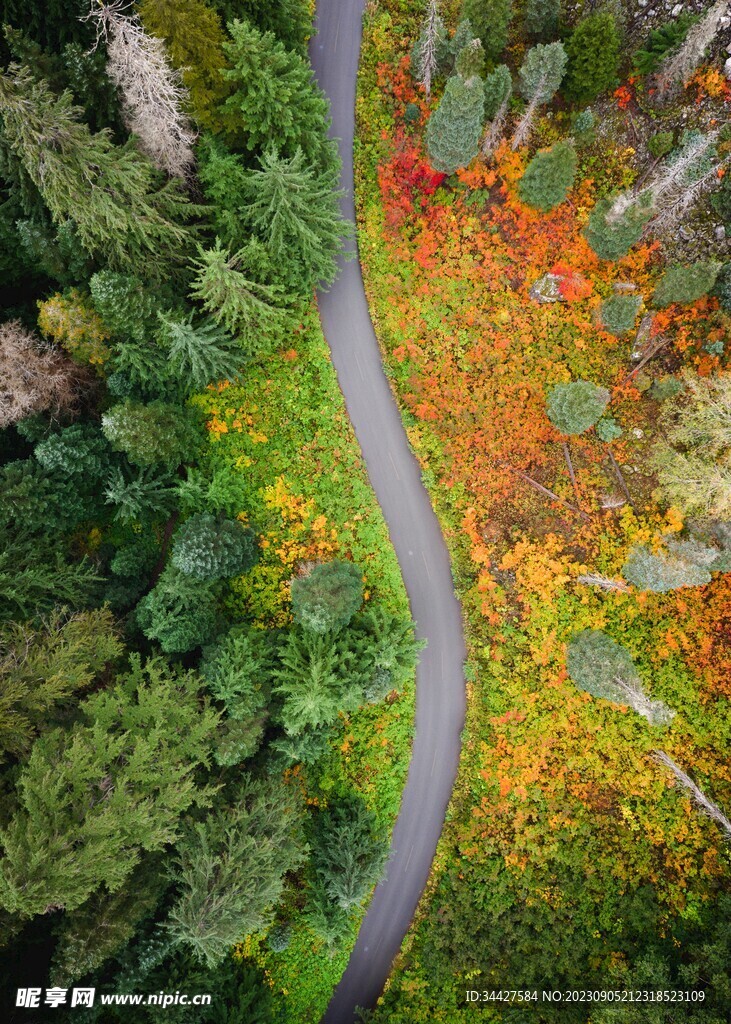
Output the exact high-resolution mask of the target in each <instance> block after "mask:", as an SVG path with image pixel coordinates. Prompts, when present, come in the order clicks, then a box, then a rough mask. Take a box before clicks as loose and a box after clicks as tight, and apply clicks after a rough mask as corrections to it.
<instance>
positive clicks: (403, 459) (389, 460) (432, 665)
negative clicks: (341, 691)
mask: <svg viewBox="0 0 731 1024" xmlns="http://www.w3.org/2000/svg"><path fill="white" fill-rule="evenodd" d="M364 2H365V0H318V3H317V20H316V26H315V27H316V34H315V36H314V38H313V40H312V42H311V44H310V55H311V58H312V63H313V66H314V68H315V74H316V76H317V79H318V81H319V83H320V86H321V87H322V88H323V89H324V91H325V92H326V93H327V95H328V97H329V99H330V104H331V108H332V118H333V128H332V135H333V136H334V137H335V138H337V139H339V140H340V149H341V156H342V159H343V182H342V183H343V187H344V188H345V189H346V192H347V196H346V198H345V199H344V201H343V212H344V214H345V216H346V217H348V218H349V219H350V220H354V219H355V210H354V206H353V199H352V195H353V131H354V118H355V109H354V108H355V83H356V74H357V69H358V57H359V51H360V37H361V18H362V11H363V6H364ZM320 315H321V319H322V325H323V328H324V332H325V337H326V338H327V341H328V344H329V346H330V350H331V352H332V358H333V362H334V364H335V369H336V370H337V374H338V380H339V381H340V387H341V388H342V391H343V394H344V396H345V403H346V406H347V409H348V413H349V415H350V419H351V421H352V423H353V426H354V428H355V432H356V435H357V437H358V441H359V442H360V446H361V449H362V451H363V456H364V458H365V462H366V466H367V469H368V475H369V477H370V480H371V483H372V485H373V488H374V490H375V492H376V496H377V498H378V501H379V503H380V505H381V508H382V509H383V513H384V515H385V517H386V522H387V523H388V527H389V530H390V533H391V540H392V541H393V545H394V547H395V549H396V554H397V556H398V560H399V563H400V565H401V572H402V574H403V578H404V582H405V584H406V589H407V591H408V594H409V600H410V602H411V610H412V614H413V616H414V619H415V620H416V623H417V626H418V632H419V635H420V636H423V637H426V639H427V641H428V647H427V649H426V650H425V651H424V652H423V653H422V657H421V663H420V665H419V669H418V672H417V700H416V736H415V741H414V747H413V753H412V758H411V764H410V767H409V775H408V780H407V783H406V788H405V789H404V793H403V798H402V803H401V810H400V813H399V816H398V820H397V822H396V826H395V829H394V833H393V842H392V848H391V857H390V860H389V865H388V869H387V874H386V877H385V878H384V880H383V881H382V882H381V883H380V884H379V885H378V887H377V888H376V890H375V893H374V895H373V899H372V901H371V904H370V906H369V909H368V913H367V914H366V916H365V918H364V920H363V923H362V925H361V928H360V933H359V935H358V941H357V943H356V945H355V948H354V950H353V953H352V955H351V958H350V962H349V964H348V967H347V970H346V971H345V974H344V975H343V978H342V980H341V982H340V984H339V986H338V988H337V989H336V990H335V994H334V995H333V998H332V1001H331V1002H330V1006H329V1007H328V1010H327V1012H326V1014H325V1016H324V1018H323V1024H351V1022H352V1021H353V1019H354V1010H355V1007H356V1006H363V1007H369V1008H370V1007H372V1006H374V1005H375V1002H376V1000H377V999H378V997H379V995H380V994H381V992H382V990H383V986H384V984H385V982H386V979H387V978H388V975H389V973H390V968H391V964H392V962H393V958H394V957H395V956H396V954H397V952H398V950H399V947H400V946H401V942H402V939H403V937H404V935H405V934H406V931H407V929H408V927H409V924H410V922H411V919H412V917H413V914H414V910H415V909H416V905H417V903H418V901H419V897H420V895H421V892H422V890H423V888H424V885H425V883H426V880H427V877H428V875H429V869H430V866H431V862H432V859H433V857H434V851H435V849H436V845H437V840H438V839H439V834H440V832H441V829H442V825H443V823H444V814H445V811H446V808H447V804H448V802H449V798H450V794H451V792H452V786H453V784H454V779H455V775H456V772H457V764H458V760H459V752H460V733H461V730H462V726H463V724H464V711H465V685H464V674H463V661H464V654H465V650H464V640H463V635H462V621H461V615H460V608H459V605H458V603H457V600H456V598H455V596H454V588H453V583H452V576H451V571H450V564H449V556H448V554H447V549H446V546H445V544H444V539H443V537H442V533H441V530H440V527H439V523H438V521H437V518H436V516H435V515H434V512H433V510H432V507H431V504H430V502H429V497H428V495H427V492H426V490H425V489H424V486H423V484H422V482H421V475H420V471H419V466H418V463H417V462H416V459H415V458H414V456H413V455H412V453H411V450H410V449H409V446H408V442H407V440H406V434H405V433H404V429H403V425H402V423H401V417H400V415H399V411H398V409H397V407H396V404H395V402H394V400H393V397H392V395H391V391H390V389H389V386H388V383H387V381H386V378H385V376H384V373H383V368H382V366H381V357H380V352H379V348H378V343H377V341H376V337H375V334H374V333H373V327H372V326H371V321H370V316H369V313H368V304H367V302H366V297H365V293H364V290H363V281H362V278H361V272H360V266H359V264H358V261H357V260H353V261H351V262H349V263H345V264H344V265H343V267H342V270H341V273H340V276H339V277H338V280H337V281H336V283H335V284H334V285H333V287H332V288H331V289H330V291H328V292H326V293H324V294H322V295H321V296H320Z"/></svg>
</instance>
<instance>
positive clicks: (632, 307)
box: [600, 295, 642, 338]
mask: <svg viewBox="0 0 731 1024" xmlns="http://www.w3.org/2000/svg"><path fill="white" fill-rule="evenodd" d="M641 305H642V296H641V295H611V296H610V297H609V298H608V299H605V300H604V302H602V305H601V312H600V317H601V323H602V327H603V328H604V329H605V330H606V331H609V333H610V334H613V335H614V336H615V337H617V338H621V337H622V335H623V334H626V333H627V332H628V331H631V330H632V328H633V327H634V325H635V321H636V319H637V314H638V313H639V311H640V307H641Z"/></svg>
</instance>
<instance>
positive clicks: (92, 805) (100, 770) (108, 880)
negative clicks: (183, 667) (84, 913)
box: [0, 658, 217, 917]
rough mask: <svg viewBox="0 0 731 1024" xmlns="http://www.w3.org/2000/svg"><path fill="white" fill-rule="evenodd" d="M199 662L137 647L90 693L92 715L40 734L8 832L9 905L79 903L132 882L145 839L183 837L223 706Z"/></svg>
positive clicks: (85, 709) (1, 893) (163, 841)
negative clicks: (187, 665) (210, 703)
mask: <svg viewBox="0 0 731 1024" xmlns="http://www.w3.org/2000/svg"><path fill="white" fill-rule="evenodd" d="M199 687H200V681H199V680H198V678H197V677H196V676H195V675H194V674H193V673H179V674H176V673H174V672H173V670H171V669H170V668H169V667H168V666H167V665H165V664H164V663H163V662H162V661H161V660H150V661H148V662H147V664H146V665H145V666H144V667H143V666H142V665H141V664H140V662H139V659H136V658H133V659H132V665H131V669H130V671H129V672H128V673H127V674H126V675H124V676H122V677H120V679H119V681H118V682H117V684H116V685H115V686H113V687H111V688H109V689H107V690H103V691H101V692H99V693H97V694H95V695H94V696H93V697H90V698H88V699H87V700H86V701H85V702H84V703H83V704H82V705H81V712H82V716H83V718H82V720H81V721H79V722H77V723H76V724H75V725H74V726H72V727H71V728H70V729H66V730H58V729H56V730H52V731H51V732H49V733H47V734H46V735H45V736H42V737H41V738H40V739H39V740H37V741H36V743H35V745H34V747H33V750H32V753H31V756H30V758H29V760H28V762H27V764H26V765H25V766H24V767H23V769H22V770H21V772H20V776H19V779H18V806H17V809H16V810H15V812H14V814H13V817H12V818H11V820H10V822H9V824H8V825H7V827H6V828H4V829H3V830H2V832H1V833H0V841H1V842H2V845H3V847H4V851H5V856H4V859H3V860H2V862H1V863H0V905H1V906H3V907H5V908H6V909H7V910H9V911H10V912H12V913H16V914H20V915H21V916H23V917H29V916H31V915H33V914H44V913H48V911H49V910H51V909H52V908H64V909H66V910H68V911H71V910H74V909H75V908H77V907H80V906H81V905H82V904H83V903H84V902H85V901H86V900H87V899H88V898H89V897H90V896H91V895H92V893H94V892H95V891H96V890H98V888H99V887H100V886H102V885H104V886H106V888H107V889H108V891H110V892H114V891H116V890H118V889H119V888H120V887H121V886H122V885H124V884H125V882H126V881H127V879H128V878H129V876H130V874H131V873H132V871H133V870H134V868H135V866H136V865H137V863H138V862H139V859H140V856H141V854H142V852H143V851H155V850H162V849H164V848H165V847H166V846H167V845H168V844H169V843H171V842H174V841H175V839H176V838H177V834H178V823H179V819H180V816H181V814H183V813H184V812H185V811H186V810H187V809H188V808H189V807H191V806H192V805H193V804H196V803H197V804H205V803H206V802H208V800H209V799H210V797H209V794H208V793H207V791H206V790H204V789H201V788H200V787H199V785H198V784H197V783H196V781H195V772H196V769H197V768H199V767H203V766H205V765H206V764H207V763H208V759H209V757H210V747H211V739H212V735H213V732H214V730H215V728H216V725H217V716H216V715H215V714H214V713H213V712H212V711H211V710H210V709H209V708H208V707H207V706H206V704H205V702H201V700H200V698H199Z"/></svg>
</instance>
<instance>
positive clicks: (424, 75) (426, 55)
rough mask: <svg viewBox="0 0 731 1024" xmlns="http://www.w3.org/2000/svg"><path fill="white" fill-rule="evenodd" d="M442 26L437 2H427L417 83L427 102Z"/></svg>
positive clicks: (429, 97)
mask: <svg viewBox="0 0 731 1024" xmlns="http://www.w3.org/2000/svg"><path fill="white" fill-rule="evenodd" d="M443 31H444V24H443V22H442V19H441V18H440V16H439V5H438V3H437V0H429V3H428V5H427V9H426V18H425V20H424V28H423V30H422V37H421V47H420V52H419V69H418V70H419V81H420V82H421V84H422V85H423V86H424V92H425V93H426V98H427V100H430V99H431V83H432V78H433V77H434V74H435V72H436V70H437V44H438V41H439V34H440V32H443Z"/></svg>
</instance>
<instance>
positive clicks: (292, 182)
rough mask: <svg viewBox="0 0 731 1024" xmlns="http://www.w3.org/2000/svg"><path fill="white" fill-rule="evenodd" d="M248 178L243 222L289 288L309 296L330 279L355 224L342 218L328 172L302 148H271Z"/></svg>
mask: <svg viewBox="0 0 731 1024" xmlns="http://www.w3.org/2000/svg"><path fill="white" fill-rule="evenodd" d="M259 164H260V167H259V169H257V170H253V171H250V172H249V175H248V176H247V179H246V183H245V206H244V208H243V211H242V214H243V218H244V222H245V223H246V224H248V225H249V227H250V228H251V229H252V230H253V231H254V232H256V234H257V235H258V237H259V238H260V239H261V240H262V241H263V242H264V244H265V246H266V248H267V251H268V253H269V256H270V258H271V262H272V265H273V266H276V267H277V268H278V271H279V274H280V276H281V279H282V281H283V283H284V285H285V287H286V288H287V290H288V291H290V292H292V293H300V294H303V295H309V294H310V293H311V292H312V289H313V288H315V287H317V286H318V285H328V284H332V282H333V281H334V280H335V277H336V275H337V271H338V268H337V263H336V260H337V257H338V255H339V254H340V253H341V252H342V250H343V243H344V238H345V237H346V236H347V235H349V234H350V233H351V231H352V226H351V225H349V224H348V223H347V222H346V221H344V220H343V217H342V214H341V213H340V205H339V199H340V196H341V194H342V193H340V192H339V191H337V190H336V189H335V188H334V184H335V183H334V178H333V175H332V173H331V172H330V171H327V172H318V171H317V170H316V168H315V167H314V166H312V165H311V164H308V163H307V161H306V158H305V154H304V152H303V151H302V150H300V149H298V150H297V151H296V152H295V153H294V155H293V156H292V157H290V158H287V157H285V156H280V155H279V153H278V152H277V151H276V150H275V149H271V148H270V149H268V150H267V151H266V153H264V154H263V156H262V157H261V158H260V161H259Z"/></svg>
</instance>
